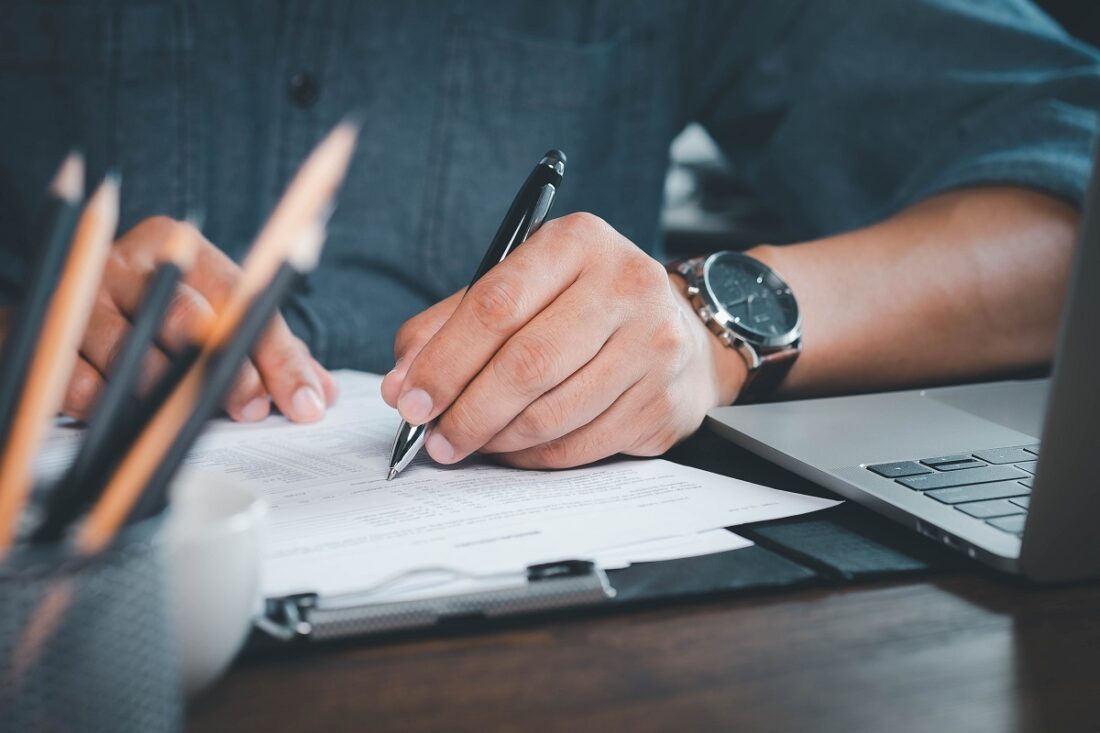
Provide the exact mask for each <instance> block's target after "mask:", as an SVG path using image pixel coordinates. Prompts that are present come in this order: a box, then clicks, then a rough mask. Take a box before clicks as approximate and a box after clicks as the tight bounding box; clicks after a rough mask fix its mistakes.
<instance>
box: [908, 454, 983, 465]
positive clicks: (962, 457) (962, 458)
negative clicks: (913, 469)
mask: <svg viewBox="0 0 1100 733" xmlns="http://www.w3.org/2000/svg"><path fill="white" fill-rule="evenodd" d="M973 460H974V457H973V456H971V455H969V454H967V453H959V454H957V455H953V456H935V457H934V458H922V459H920V462H921V463H923V464H924V465H926V466H932V467H933V468H935V467H936V466H942V465H944V464H945V463H967V462H969V461H973Z"/></svg>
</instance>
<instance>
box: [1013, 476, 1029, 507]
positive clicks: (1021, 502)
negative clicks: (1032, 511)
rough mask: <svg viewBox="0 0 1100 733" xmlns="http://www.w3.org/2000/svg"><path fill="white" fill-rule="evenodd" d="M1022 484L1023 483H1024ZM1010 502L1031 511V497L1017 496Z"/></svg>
mask: <svg viewBox="0 0 1100 733" xmlns="http://www.w3.org/2000/svg"><path fill="white" fill-rule="evenodd" d="M1020 483H1023V482H1022V481H1021V482H1020ZM1009 501H1010V502H1012V503H1013V504H1015V505H1016V506H1018V507H1021V508H1023V509H1029V508H1030V507H1031V497H1030V496H1017V497H1016V498H1014V499H1009Z"/></svg>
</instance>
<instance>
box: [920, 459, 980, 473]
mask: <svg viewBox="0 0 1100 733" xmlns="http://www.w3.org/2000/svg"><path fill="white" fill-rule="evenodd" d="M988 465H989V464H988V463H983V462H981V461H978V460H975V459H973V458H971V459H969V460H966V461H959V462H958V463H937V464H936V465H935V466H933V467H932V468H934V469H936V470H937V471H961V470H962V469H964V468H980V467H982V466H988Z"/></svg>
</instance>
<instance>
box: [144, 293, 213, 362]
mask: <svg viewBox="0 0 1100 733" xmlns="http://www.w3.org/2000/svg"><path fill="white" fill-rule="evenodd" d="M215 317H216V316H215V312H214V307H213V306H212V305H211V304H210V301H208V300H207V299H206V297H205V296H203V295H202V294H201V293H199V292H198V291H197V290H195V289H194V288H192V287H190V286H189V285H185V284H183V283H180V284H179V285H178V286H176V293H175V295H173V296H172V302H171V303H169V304H168V310H167V311H166V312H165V315H164V321H163V322H162V323H161V325H160V329H159V330H158V331H157V343H158V345H159V346H160V347H161V348H163V349H164V350H165V351H167V352H168V353H170V354H179V353H182V352H183V351H185V350H186V349H187V348H189V347H191V346H193V345H195V344H197V343H201V342H202V340H203V339H204V338H205V337H206V335H207V334H208V333H209V332H210V328H211V326H212V325H213V323H214V319H215Z"/></svg>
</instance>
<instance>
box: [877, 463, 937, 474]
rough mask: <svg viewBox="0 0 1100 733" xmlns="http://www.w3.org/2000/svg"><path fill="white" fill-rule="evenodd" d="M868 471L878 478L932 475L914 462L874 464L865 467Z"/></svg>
mask: <svg viewBox="0 0 1100 733" xmlns="http://www.w3.org/2000/svg"><path fill="white" fill-rule="evenodd" d="M867 470H868V471H874V472H875V473H877V474H878V475H879V476H885V477H886V478H901V477H902V476H918V475H920V474H922V473H932V471H930V470H929V469H927V468H925V467H924V466H922V465H920V464H919V463H917V462H916V461H898V462H897V463H876V464H875V465H873V466H868V467H867Z"/></svg>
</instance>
